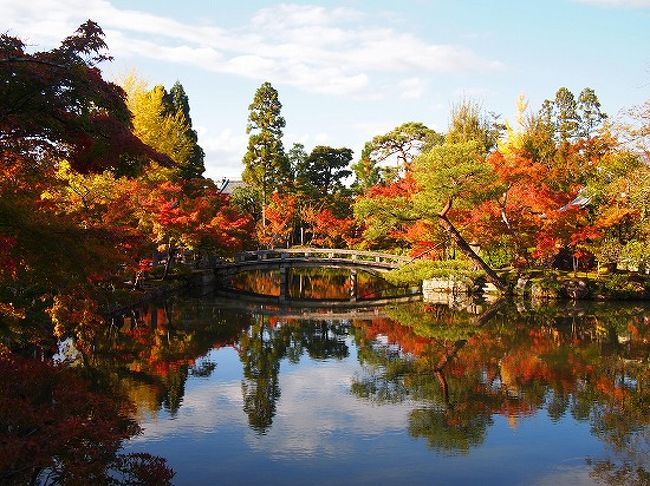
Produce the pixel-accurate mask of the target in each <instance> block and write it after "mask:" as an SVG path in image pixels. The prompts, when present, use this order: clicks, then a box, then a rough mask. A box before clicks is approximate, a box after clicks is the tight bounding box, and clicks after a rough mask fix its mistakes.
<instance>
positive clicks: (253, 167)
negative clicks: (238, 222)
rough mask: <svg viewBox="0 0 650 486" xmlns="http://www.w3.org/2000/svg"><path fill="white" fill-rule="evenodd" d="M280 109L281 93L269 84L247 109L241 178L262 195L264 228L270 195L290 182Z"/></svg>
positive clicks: (263, 86) (256, 95)
mask: <svg viewBox="0 0 650 486" xmlns="http://www.w3.org/2000/svg"><path fill="white" fill-rule="evenodd" d="M281 109H282V103H280V100H279V99H278V92H277V91H276V89H275V88H274V87H273V86H272V85H271V83H269V82H265V83H263V84H262V85H261V86H260V87H259V88H258V89H257V91H256V92H255V97H254V98H253V102H252V103H251V104H250V106H249V107H248V111H249V113H248V125H247V126H246V133H247V134H249V135H250V137H249V139H248V150H247V151H246V154H245V155H244V159H243V162H244V173H243V175H242V177H243V179H244V182H246V183H247V184H248V185H250V186H252V187H253V188H254V189H256V190H257V191H258V192H259V193H260V196H261V198H260V199H261V202H262V224H263V225H266V217H265V214H264V206H266V205H267V204H268V203H269V198H270V195H271V194H272V193H273V191H275V190H277V189H278V188H279V187H281V185H282V184H283V183H285V182H286V181H287V180H288V179H289V178H290V167H289V159H288V158H287V156H286V154H285V152H284V147H283V145H282V129H283V128H284V126H285V121H284V118H283V117H282V116H281V115H280V110H281Z"/></svg>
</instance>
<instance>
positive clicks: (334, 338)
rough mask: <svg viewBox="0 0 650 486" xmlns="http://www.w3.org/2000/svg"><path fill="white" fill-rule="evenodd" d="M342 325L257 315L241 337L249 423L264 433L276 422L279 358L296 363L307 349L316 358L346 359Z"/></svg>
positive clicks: (240, 348)
mask: <svg viewBox="0 0 650 486" xmlns="http://www.w3.org/2000/svg"><path fill="white" fill-rule="evenodd" d="M345 335H347V333H346V331H345V329H344V327H343V326H342V325H340V324H339V325H336V324H333V323H331V322H327V321H320V322H317V323H313V322H309V321H300V320H292V321H290V322H283V323H280V322H278V321H277V319H274V318H269V317H265V316H261V315H258V316H255V317H254V320H253V324H252V325H251V326H250V327H249V328H248V330H246V331H245V332H244V333H243V334H242V335H241V337H240V340H239V356H240V359H241V360H242V363H243V365H244V380H243V381H242V394H243V398H244V412H245V413H246V415H248V422H249V424H250V426H251V427H252V428H253V429H254V430H255V431H256V432H258V433H265V432H267V431H268V429H269V428H270V427H271V425H272V423H273V417H274V416H275V410H276V402H277V400H278V399H279V398H280V384H279V372H280V361H281V360H282V359H283V358H285V357H286V358H288V359H289V360H290V361H291V362H294V363H297V362H298V361H299V360H300V357H301V355H302V354H303V353H304V352H305V351H306V352H307V353H308V354H309V356H310V357H311V358H313V359H329V358H335V359H343V358H345V357H347V356H348V354H349V350H348V347H347V345H346V344H345V341H344V336H345Z"/></svg>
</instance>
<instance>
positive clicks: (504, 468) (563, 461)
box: [96, 296, 650, 484]
mask: <svg viewBox="0 0 650 486" xmlns="http://www.w3.org/2000/svg"><path fill="white" fill-rule="evenodd" d="M301 312H302V311H297V310H290V309H281V308H278V307H272V306H261V305H256V306H246V305H242V304H240V303H237V302H234V301H224V300H223V299H220V298H218V297H210V296H209V297H203V298H177V299H175V300H173V301H171V302H168V303H166V304H165V305H161V306H159V307H155V306H154V307H151V308H149V309H147V310H146V311H144V312H141V313H139V314H138V315H136V316H133V317H131V318H127V319H125V322H124V324H123V326H122V327H121V329H120V331H119V332H118V333H117V334H116V335H115V336H114V338H113V340H112V342H111V343H110V346H109V345H108V344H107V346H106V349H105V350H104V352H103V354H102V353H101V352H100V353H99V354H98V355H97V356H98V358H97V363H96V364H97V365H98V366H99V367H101V366H105V367H107V368H110V369H111V370H113V371H114V372H115V373H116V374H117V375H119V376H120V383H121V386H122V387H123V388H124V389H125V391H126V392H127V394H128V395H129V396H130V398H131V399H132V400H134V401H135V402H136V404H137V410H138V412H137V414H138V419H139V422H140V423H141V425H142V426H143V427H144V429H145V431H144V434H143V435H141V436H138V437H136V438H135V439H132V440H131V441H130V442H127V443H126V445H125V449H126V451H127V452H137V451H146V452H149V453H152V454H156V455H160V456H162V457H165V458H166V459H167V460H168V461H169V464H170V466H171V467H173V468H174V470H175V471H176V477H175V478H174V482H175V484H215V483H222V484H251V483H268V484H305V483H309V484H313V483H316V484H341V483H343V484H371V483H374V484H377V483H379V484H387V483H393V484H403V483H408V484H476V483H479V482H480V483H483V484H594V483H602V482H604V483H611V484H626V483H629V482H631V481H633V480H639V483H638V484H643V483H644V482H645V481H647V480H648V471H650V426H649V424H650V369H649V364H648V356H649V351H650V341H649V338H650V329H649V328H650V308H648V307H647V306H644V305H635V304H627V305H605V304H600V305H585V306H564V307H559V308H558V307H553V306H548V305H547V306H543V307H539V308H537V309H531V308H526V307H524V306H520V307H519V309H517V308H516V306H514V305H512V304H506V305H501V304H498V305H497V306H496V307H495V306H493V307H490V306H489V305H487V304H483V305H479V306H476V305H467V306H461V308H457V309H452V308H450V307H448V306H445V305H432V304H423V303H410V304H404V305H399V306H391V307H385V308H381V309H371V310H367V311H363V310H358V309H356V310H354V311H351V312H350V313H349V315H342V314H339V315H337V316H334V317H333V316H331V315H330V316H328V315H326V314H325V315H323V314H321V315H319V314H317V313H315V311H311V310H310V311H308V312H309V314H301ZM117 350H119V355H118V354H116V351H117Z"/></svg>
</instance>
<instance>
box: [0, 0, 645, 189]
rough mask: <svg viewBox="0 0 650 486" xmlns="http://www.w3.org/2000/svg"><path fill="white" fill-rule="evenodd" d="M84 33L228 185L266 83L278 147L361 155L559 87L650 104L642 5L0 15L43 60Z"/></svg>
mask: <svg viewBox="0 0 650 486" xmlns="http://www.w3.org/2000/svg"><path fill="white" fill-rule="evenodd" d="M88 18H91V19H93V20H95V21H96V22H98V23H99V24H100V26H101V27H102V28H103V29H104V31H105V32H106V40H107V43H108V45H109V48H110V51H111V54H112V55H113V56H114V57H115V60H114V61H113V62H112V63H110V64H105V65H104V67H103V69H104V72H105V74H106V77H108V78H111V79H113V78H116V77H119V76H120V75H123V74H124V73H126V72H127V71H129V70H130V69H135V70H136V71H137V72H138V73H139V74H140V75H141V76H142V77H144V78H145V79H147V80H148V81H149V82H150V83H151V84H152V85H153V84H158V83H162V84H165V85H166V86H167V87H170V86H171V85H172V84H173V83H174V81H176V80H177V79H178V80H180V81H181V82H182V83H183V86H184V87H185V89H186V91H187V93H188V95H189V98H190V106H191V111H192V118H193V121H194V125H195V128H197V130H198V131H199V143H200V144H201V145H202V146H203V147H204V149H205V150H206V154H207V157H206V167H207V173H206V175H208V176H210V177H213V178H220V177H222V176H227V177H238V176H239V174H240V173H241V169H242V167H241V162H240V161H241V157H242V155H243V153H244V151H245V146H246V140H247V137H246V134H245V126H246V117H247V108H248V105H249V104H250V102H251V100H252V97H253V94H254V92H255V90H256V89H257V87H258V86H259V85H260V84H261V83H262V82H264V81H270V82H271V83H272V84H273V85H274V86H275V87H276V89H277V90H278V91H279V94H280V100H281V101H282V103H283V115H284V117H285V119H286V122H287V126H286V129H285V140H284V142H285V146H286V147H287V148H289V147H290V146H291V144H293V143H294V142H301V143H303V144H304V145H305V146H306V147H307V149H311V148H312V147H313V146H315V145H318V144H326V145H332V146H335V147H341V146H347V147H350V148H352V149H353V150H354V151H355V154H356V155H358V154H359V152H360V149H361V148H362V146H363V143H364V142H365V141H366V140H369V139H370V138H372V137H373V136H374V135H377V134H379V133H383V132H385V131H387V130H390V129H391V128H393V127H395V126H397V125H399V124H401V123H403V122H406V121H422V122H424V123H425V124H427V125H428V126H430V127H432V128H435V129H438V130H441V131H444V130H445V128H446V126H447V118H448V114H449V108H450V106H451V105H453V104H454V103H456V102H458V101H459V100H460V99H461V98H462V97H470V98H473V99H475V100H477V101H479V102H481V103H482V105H483V107H484V109H485V110H487V111H493V112H495V113H498V114H501V115H502V118H503V119H512V118H513V117H514V111H515V101H516V98H517V96H518V95H519V94H522V93H523V94H525V95H526V96H527V97H528V99H529V103H530V107H531V109H534V110H537V109H538V107H539V105H540V104H541V102H542V101H543V100H544V99H545V98H550V97H552V96H553V95H554V93H555V91H556V90H557V88H559V87H560V86H566V87H568V88H569V89H570V90H572V91H573V92H574V93H575V94H576V95H577V94H578V93H579V92H580V90H582V88H584V87H586V86H589V87H592V88H594V89H595V90H596V93H597V94H598V96H599V98H600V100H601V102H602V104H603V108H604V110H605V111H606V112H607V113H609V114H610V116H613V117H615V115H616V114H617V113H618V112H619V110H621V109H622V108H626V107H630V106H632V105H637V104H640V103H642V102H644V101H645V100H647V99H648V98H650V0H527V1H525V0H519V1H505V0H504V1H499V0H492V1H489V0H485V1H478V0H475V1H470V0H456V1H452V0H446V1H443V0H401V1H399V2H396V1H370V0H349V1H316V0H314V1H311V2H307V1H298V2H284V3H278V2H269V1H267V2H262V1H239V2H231V1H199V0H184V1H182V2H179V1H171V0H166V1H125V0H57V1H51V0H20V1H17V0H0V30H1V31H3V32H6V31H8V32H9V33H11V34H13V35H18V36H20V37H22V38H23V39H25V40H26V41H27V42H28V43H29V44H30V45H32V46H33V48H34V49H49V48H51V47H53V46H55V45H56V44H57V43H58V42H59V41H60V40H61V39H63V38H64V37H66V36H67V35H69V34H70V33H71V32H73V31H74V30H75V28H76V27H77V26H78V25H79V24H80V23H81V22H83V21H84V20H86V19H88Z"/></svg>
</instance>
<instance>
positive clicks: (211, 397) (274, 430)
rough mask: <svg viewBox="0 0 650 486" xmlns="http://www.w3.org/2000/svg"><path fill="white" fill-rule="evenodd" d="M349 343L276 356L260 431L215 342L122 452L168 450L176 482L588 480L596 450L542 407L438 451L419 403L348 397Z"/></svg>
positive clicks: (352, 371)
mask: <svg viewBox="0 0 650 486" xmlns="http://www.w3.org/2000/svg"><path fill="white" fill-rule="evenodd" d="M346 343H347V344H348V346H351V349H350V356H349V357H348V358H346V359H344V360H340V361H338V360H319V361H316V360H311V359H310V358H309V357H308V356H307V355H303V356H302V358H301V360H300V362H299V363H297V364H294V363H290V362H288V361H286V360H284V361H283V362H282V364H281V369H280V375H279V379H280V389H281V396H280V398H279V400H278V402H277V407H276V415H275V417H274V418H273V425H272V426H271V428H270V429H269V430H268V431H267V433H265V434H257V433H256V432H255V431H253V430H252V429H250V428H249V427H248V418H247V416H246V415H245V413H244V412H243V399H242V389H241V379H242V366H241V363H240V361H239V356H238V354H237V352H236V351H235V350H233V349H232V348H225V349H220V350H212V351H211V352H210V353H208V356H206V359H209V360H211V361H213V362H215V363H217V366H216V369H215V370H214V372H213V373H212V375H211V376H210V377H208V378H200V377H194V376H190V377H189V379H188V381H187V385H186V390H185V397H184V400H183V404H182V406H181V408H180V410H179V411H178V413H177V414H176V416H175V417H171V416H170V415H168V414H167V413H165V412H160V413H159V415H158V417H157V419H156V420H155V421H154V420H145V421H144V423H142V426H143V427H144V429H145V432H144V434H143V435H142V436H140V437H138V438H135V439H134V440H132V441H131V442H130V443H129V444H128V447H127V449H128V451H129V452H131V451H136V450H137V451H147V452H149V453H152V454H156V455H160V456H163V457H165V458H167V459H168V461H169V463H170V465H171V466H172V467H173V468H174V469H175V470H176V472H177V476H176V478H175V484H207V483H214V482H219V483H226V484H250V483H261V482H264V483H271V484H273V483H282V484H298V483H301V484H302V483H306V482H307V483H314V482H317V483H321V484H330V483H332V484H333V483H337V484H340V483H345V484H349V483H355V484H364V483H376V482H378V483H381V484H385V483H388V482H394V483H398V484H401V483H403V482H404V481H405V479H408V482H409V484H437V483H441V484H446V483H450V482H451V483H463V484H471V483H481V484H544V485H546V484H562V483H567V482H571V483H572V484H589V481H590V480H589V477H588V466H587V465H586V463H585V458H586V457H602V456H603V454H604V450H603V447H602V445H601V444H600V443H599V442H598V441H597V440H596V439H595V438H593V437H592V436H591V434H590V432H589V425H588V424H587V423H584V422H582V423H579V422H576V421H574V420H573V419H572V418H570V417H564V418H562V419H560V420H559V421H556V422H551V420H550V419H549V417H548V414H547V413H546V412H544V411H541V412H539V413H537V414H534V415H532V416H529V417H525V418H522V417H520V418H519V422H518V423H517V425H516V427H513V425H512V423H511V422H509V421H508V419H507V418H506V417H502V416H495V417H494V418H493V421H494V423H493V425H492V426H490V427H489V428H488V430H487V432H486V437H485V439H484V442H483V444H482V445H481V446H480V447H478V448H474V449H471V450H470V452H469V453H468V454H467V455H462V454H456V453H452V452H450V453H444V454H442V453H438V452H436V451H434V450H432V449H430V448H428V447H427V443H426V441H425V440H422V439H414V438H412V437H411V436H410V435H409V433H408V417H409V412H410V411H411V410H412V409H413V408H414V407H415V406H416V405H418V406H422V405H423V404H415V403H413V402H404V403H400V404H386V405H376V404H372V403H370V402H368V401H364V400H362V399H359V398H356V397H355V396H353V395H352V394H351V392H350V386H351V383H352V381H353V378H354V377H355V376H359V375H361V374H363V373H362V369H361V367H360V365H359V364H358V361H357V358H356V350H355V349H354V348H353V347H352V346H353V345H352V341H351V340H350V339H347V340H346Z"/></svg>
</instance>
